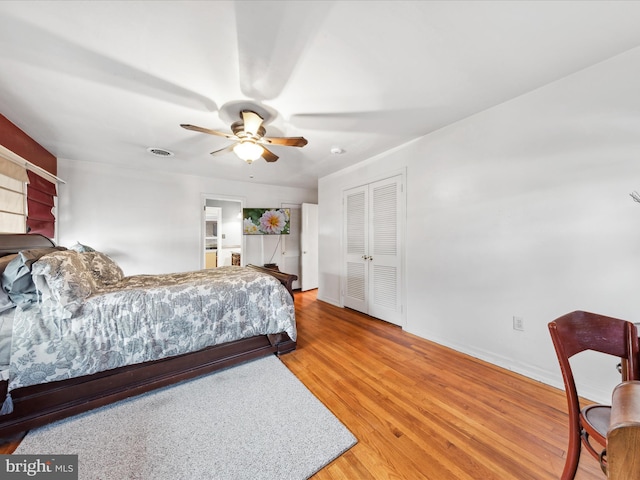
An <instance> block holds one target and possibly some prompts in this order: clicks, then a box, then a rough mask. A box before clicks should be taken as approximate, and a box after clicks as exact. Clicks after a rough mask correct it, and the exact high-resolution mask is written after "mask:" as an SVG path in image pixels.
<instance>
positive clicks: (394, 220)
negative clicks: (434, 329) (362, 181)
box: [368, 178, 402, 325]
mask: <svg viewBox="0 0 640 480" xmlns="http://www.w3.org/2000/svg"><path fill="white" fill-rule="evenodd" d="M400 187H401V183H400V181H399V179H397V178H392V179H388V180H382V181H380V182H376V183H373V184H371V185H369V203H370V207H369V302H368V303H369V312H368V313H369V315H371V316H372V317H376V318H380V319H382V320H386V321H388V322H392V323H395V324H397V325H400V324H401V322H402V308H401V303H400V286H401V282H400V280H401V278H400V274H401V271H400V267H401V261H400V248H401V239H400V231H401V230H400V225H399V221H400V197H401V192H400Z"/></svg>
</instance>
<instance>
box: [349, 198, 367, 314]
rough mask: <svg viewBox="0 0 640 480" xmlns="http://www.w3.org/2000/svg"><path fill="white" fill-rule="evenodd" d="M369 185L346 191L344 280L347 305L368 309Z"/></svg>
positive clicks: (364, 310) (356, 308) (362, 309)
mask: <svg viewBox="0 0 640 480" xmlns="http://www.w3.org/2000/svg"><path fill="white" fill-rule="evenodd" d="M368 196H369V195H368V187H367V186H363V187H357V188H354V189H351V190H348V191H346V192H345V194H344V198H343V203H344V211H345V215H344V232H345V261H346V265H345V277H346V278H345V284H344V306H345V307H349V308H353V309H354V310H358V311H359V312H363V313H367V290H368V288H369V283H368V275H369V262H368V257H367V251H368V248H369V241H368V235H367V223H368V211H367V203H368Z"/></svg>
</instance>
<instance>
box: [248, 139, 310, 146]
mask: <svg viewBox="0 0 640 480" xmlns="http://www.w3.org/2000/svg"><path fill="white" fill-rule="evenodd" d="M258 143H266V144H269V145H284V146H285V147H304V146H305V145H306V144H307V139H306V138H304V137H263V138H261V139H260V140H258Z"/></svg>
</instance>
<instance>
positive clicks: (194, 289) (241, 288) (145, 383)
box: [0, 234, 297, 438]
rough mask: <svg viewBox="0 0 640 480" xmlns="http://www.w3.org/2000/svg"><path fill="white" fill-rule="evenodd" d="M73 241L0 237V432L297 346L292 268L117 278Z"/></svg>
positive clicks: (103, 259) (114, 268)
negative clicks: (64, 243) (61, 244)
mask: <svg viewBox="0 0 640 480" xmlns="http://www.w3.org/2000/svg"><path fill="white" fill-rule="evenodd" d="M79 247H81V248H64V247H57V246H55V245H54V244H53V242H51V241H50V240H49V239H48V238H46V237H43V236H40V235H27V234H24V235H22V234H0V269H2V272H3V273H2V275H1V278H2V289H1V290H2V291H1V292H0V295H2V298H0V405H2V409H1V410H0V438H6V437H8V436H11V435H13V434H15V433H18V432H23V431H26V430H29V429H32V428H34V427H38V426H41V425H44V424H46V423H50V422H52V421H56V420H59V419H62V418H65V417H68V416H71V415H75V414H78V413H81V412H84V411H87V410H91V409H93V408H97V407H100V406H103V405H106V404H108V403H111V402H114V401H117V400H121V399H124V398H127V397H130V396H133V395H138V394H141V393H144V392H147V391H150V390H153V389H155V388H159V387H163V386H167V385H170V384H173V383H176V382H179V381H181V380H185V379H189V378H193V377H196V376H198V375H202V374H205V373H210V372H213V371H215V370H219V369H222V368H226V367H229V366H232V365H235V364H238V363H241V362H244V361H247V360H251V359H254V358H258V357H261V356H266V355H269V354H277V355H280V354H283V353H287V352H290V351H292V350H294V349H295V348H296V341H295V340H296V325H295V311H294V307H293V292H292V290H291V288H292V283H293V281H295V280H296V279H297V277H296V276H295V275H289V274H286V273H282V272H279V271H277V270H273V269H266V268H262V267H257V266H251V265H250V266H247V267H237V266H232V267H222V268H216V269H206V270H200V271H197V272H182V273H175V274H165V275H134V276H129V277H126V276H124V274H123V273H122V270H121V269H120V267H119V266H118V265H117V264H116V263H115V262H113V260H111V259H110V258H109V257H108V256H107V255H105V254H103V253H101V252H96V251H95V250H93V249H90V248H87V247H84V246H79ZM7 345H9V346H10V349H9V350H7ZM7 351H8V352H9V353H8V354H7V353H6V352H7ZM2 352H4V353H2Z"/></svg>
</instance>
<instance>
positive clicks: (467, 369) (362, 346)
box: [281, 291, 605, 480]
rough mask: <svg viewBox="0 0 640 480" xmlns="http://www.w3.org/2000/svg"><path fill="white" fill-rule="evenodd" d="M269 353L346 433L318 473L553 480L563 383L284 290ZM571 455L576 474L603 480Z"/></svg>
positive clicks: (557, 469)
mask: <svg viewBox="0 0 640 480" xmlns="http://www.w3.org/2000/svg"><path fill="white" fill-rule="evenodd" d="M295 301H296V311H297V312H299V313H298V316H297V319H298V348H297V349H296V351H294V352H292V353H290V354H287V355H283V356H282V357H281V360H282V361H283V362H284V363H285V364H286V365H287V366H288V367H289V369H290V370H291V371H293V372H294V373H295V374H296V376H297V377H298V378H299V379H300V380H301V381H302V382H303V383H304V384H305V385H306V386H307V388H309V389H310V390H311V391H312V392H313V393H314V394H315V395H316V396H317V397H318V398H319V399H320V400H321V401H322V402H323V403H324V404H325V405H326V406H327V407H328V408H329V409H330V410H331V411H332V412H333V413H334V414H335V415H336V416H337V417H338V418H339V419H340V420H341V421H342V422H343V423H344V424H345V425H346V426H347V428H349V429H350V430H351V432H352V433H353V434H354V435H355V436H356V437H357V438H358V444H357V445H355V446H354V447H353V448H352V449H350V450H349V451H348V452H346V453H345V454H344V455H342V456H341V457H339V458H338V459H337V460H335V461H334V462H333V463H331V464H330V465H329V466H327V467H326V468H324V469H323V470H321V471H320V472H318V473H317V474H316V475H315V476H314V477H313V478H314V480H327V479H341V480H342V479H376V480H378V479H434V480H436V479H437V480H446V479H455V480H460V479H474V480H478V479H482V480H489V479H496V480H498V479H499V480H506V479H514V480H515V479H518V480H525V479H535V480H543V479H558V478H559V477H560V473H561V472H562V468H563V466H564V454H565V449H566V446H567V422H568V420H567V414H566V410H567V405H566V399H565V395H564V391H561V390H557V389H555V388H552V387H549V386H546V385H543V384H541V383H539V382H535V381H533V380H530V379H528V378H526V377H523V376H520V375H518V374H515V373H513V372H511V371H507V370H504V369H502V368H498V367H496V366H493V365H491V364H488V363H485V362H482V361H480V360H477V359H474V358H471V357H469V356H466V355H463V354H460V353H458V352H455V351H453V350H450V349H448V348H445V347H442V346H440V345H437V344H434V343H432V342H429V341H427V340H424V339H422V338H419V337H416V336H414V335H411V334H408V333H406V332H404V331H403V330H402V329H400V328H398V327H396V326H393V325H390V324H388V323H385V322H382V321H379V320H376V319H373V318H371V317H367V316H365V315H361V314H359V313H357V312H354V311H352V310H348V309H341V308H336V307H334V306H332V305H329V304H326V303H324V302H320V301H317V300H316V293H315V291H311V292H305V293H296V295H295ZM604 478H605V475H604V474H603V473H602V471H601V470H600V467H599V466H598V462H597V461H595V460H594V459H592V458H591V457H589V456H588V455H586V454H583V457H582V458H581V462H580V468H579V470H578V474H577V476H576V480H587V479H600V480H602V479H604Z"/></svg>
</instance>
